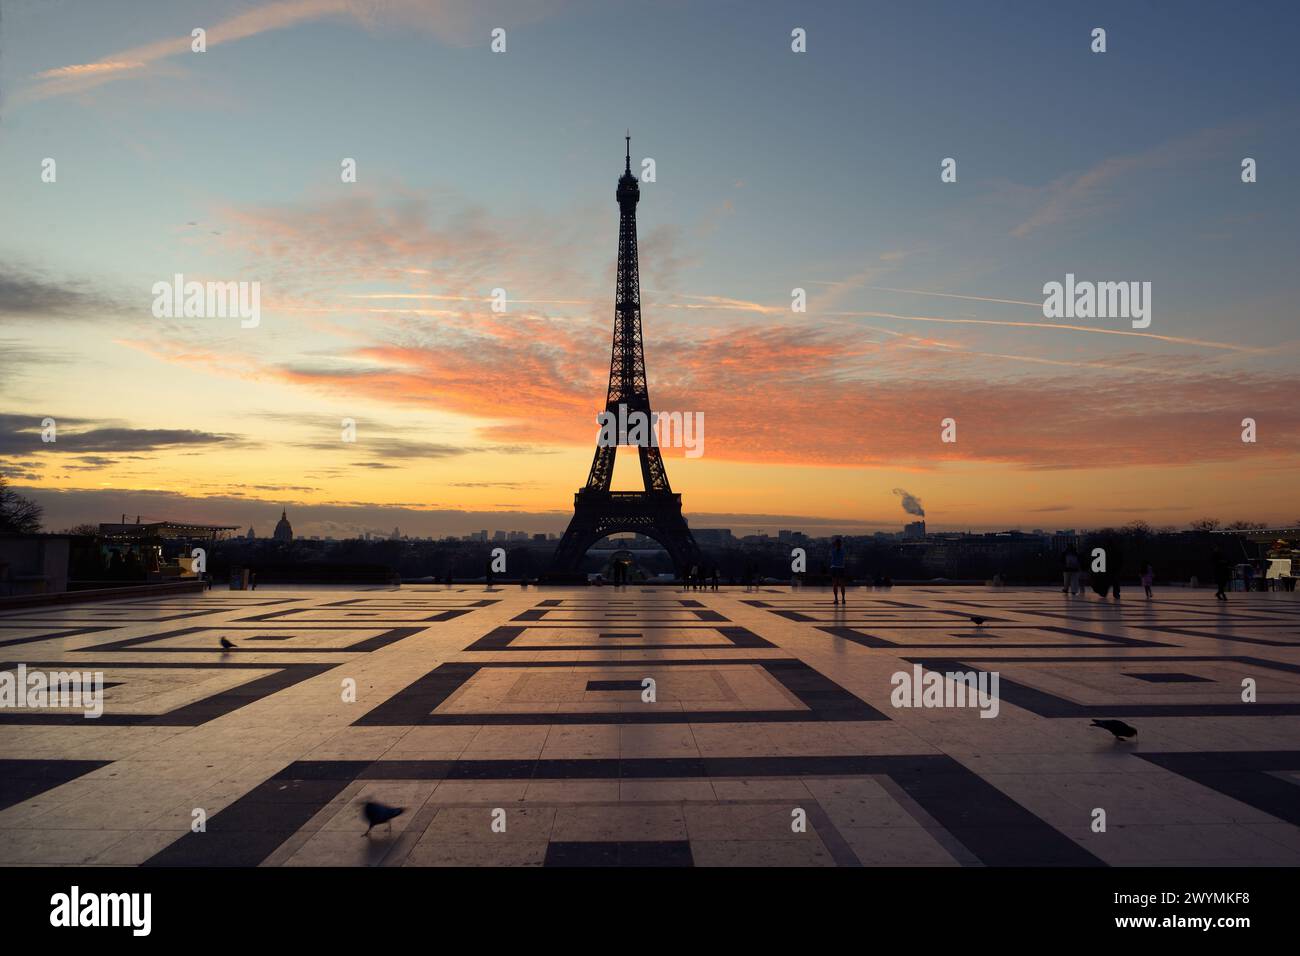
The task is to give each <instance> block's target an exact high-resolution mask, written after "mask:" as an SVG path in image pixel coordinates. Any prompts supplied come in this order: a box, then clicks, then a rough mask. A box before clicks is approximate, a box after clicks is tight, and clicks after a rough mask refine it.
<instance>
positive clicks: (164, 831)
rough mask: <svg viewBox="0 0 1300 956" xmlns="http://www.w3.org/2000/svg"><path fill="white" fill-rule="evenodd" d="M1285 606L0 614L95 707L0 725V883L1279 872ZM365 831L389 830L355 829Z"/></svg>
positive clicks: (1298, 818)
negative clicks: (384, 869)
mask: <svg viewBox="0 0 1300 956" xmlns="http://www.w3.org/2000/svg"><path fill="white" fill-rule="evenodd" d="M1298 597H1300V595H1296V594H1286V593H1274V594H1266V593H1260V594H1249V595H1247V594H1233V595H1231V599H1230V601H1229V602H1228V603H1227V605H1226V606H1221V605H1220V604H1219V603H1218V602H1216V601H1215V600H1214V598H1213V594H1212V591H1211V590H1208V589H1202V590H1196V591H1192V590H1185V589H1179V590H1167V591H1164V592H1162V593H1158V594H1157V598H1156V600H1153V601H1148V600H1146V599H1145V598H1143V597H1142V595H1141V593H1140V592H1138V593H1137V594H1131V593H1126V595H1125V597H1124V599H1123V601H1122V602H1118V603H1117V602H1114V601H1102V600H1098V599H1097V598H1095V597H1091V596H1090V597H1089V598H1088V599H1082V598H1068V597H1066V596H1064V595H1061V594H1060V593H1058V592H1056V591H1054V590H1045V589H1036V590H1031V589H1025V590H1017V589H998V590H993V589H986V588H939V587H929V588H927V587H916V588H894V589H892V590H889V591H871V590H865V589H856V590H853V591H851V592H850V595H849V604H848V607H847V608H836V607H833V606H832V605H831V601H830V595H829V592H827V591H822V590H816V589H805V590H800V591H793V592H792V591H791V590H790V589H789V588H761V589H755V590H752V591H748V592H747V591H745V590H743V589H725V590H723V591H720V592H697V591H691V592H686V591H682V590H680V589H672V588H640V587H636V586H631V587H628V588H625V589H621V590H618V591H614V590H612V589H610V588H580V589H558V588H557V589H542V590H538V589H537V588H528V589H522V588H519V587H510V588H491V589H485V588H484V587H483V586H481V585H479V586H451V587H445V588H444V587H405V588H401V589H397V588H357V589H352V590H347V591H335V590H322V589H306V588H304V589H276V590H270V589H262V590H258V591H255V592H228V591H216V590H214V591H209V592H206V593H201V594H187V595H176V596H170V597H162V598H159V597H153V598H143V597H142V598H136V599H129V600H119V601H113V602H101V603H94V604H72V605H62V606H51V607H38V608H28V609H11V610H6V611H3V612H0V671H9V672H12V674H13V675H15V678H16V675H17V674H18V673H19V666H20V665H23V668H24V670H25V672H27V673H28V674H30V673H33V672H35V673H44V674H57V673H60V672H65V673H66V672H80V673H89V672H95V673H102V675H103V682H104V683H103V686H104V691H103V713H102V715H101V716H99V717H97V718H94V719H88V718H87V717H85V716H84V714H83V713H82V710H81V709H74V708H72V707H67V708H63V709H57V708H55V709H50V708H24V707H6V708H4V709H0V863H3V864H7V865H39V864H52V865H67V864H87V865H142V866H323V865H343V866H361V865H372V866H444V865H489V866H542V865H545V866H567V865H695V866H714V865H761V866H768V865H772V866H880V865H893V866H897V865H911V866H1019V865H1064V866H1106V865H1110V866H1124V865H1136V864H1155V865H1172V866H1201V865H1205V866H1224V865H1253V866H1295V865H1297V864H1300V600H1297V598H1298ZM971 615H980V616H983V617H984V618H986V619H987V620H986V622H985V623H984V624H983V625H982V626H979V627H977V626H975V624H973V623H972V622H971V621H970V619H969V618H970V616H971ZM223 637H225V638H227V639H228V640H229V641H231V642H232V643H233V644H234V647H233V648H231V649H229V650H223V649H222V648H221V646H220V641H221V638H223ZM935 673H939V674H947V673H967V674H972V675H975V678H974V679H976V680H979V679H981V678H991V677H992V676H993V675H996V677H997V681H996V683H992V682H991V681H988V680H985V681H984V682H982V683H980V686H982V687H990V688H994V689H995V690H996V693H995V695H994V696H995V697H996V701H995V702H994V703H995V705H996V706H982V705H986V704H989V703H990V701H988V700H981V699H980V698H979V697H978V696H977V695H976V693H975V689H974V688H973V687H972V688H970V699H968V700H966V701H965V705H964V706H962V705H961V704H962V700H961V698H962V697H963V696H965V695H964V694H963V695H960V696H958V697H957V699H956V704H955V705H953V706H896V703H898V702H899V699H900V695H899V693H898V690H897V688H898V687H899V686H900V682H901V681H904V680H911V679H912V678H913V676H914V675H930V674H935ZM66 679H67V678H66V677H65V678H55V683H56V685H57V683H58V681H59V680H66ZM923 683H925V684H927V685H928V684H929V683H930V682H929V681H923ZM936 684H937V686H938V688H939V691H940V695H939V696H941V697H944V699H947V698H948V697H952V696H953V695H952V694H947V695H944V694H942V691H944V690H948V691H951V690H952V689H953V688H954V687H956V686H957V685H958V684H960V682H959V681H954V680H951V679H947V680H943V681H938V680H937V679H936ZM961 689H962V690H965V689H966V688H965V686H964V685H962V688H961ZM915 694H916V696H915V697H913V696H912V691H908V692H907V693H906V694H904V695H903V696H902V700H903V702H906V703H908V704H924V703H925V701H924V700H923V699H922V696H921V691H920V688H919V687H918V688H917V689H916V691H915ZM649 697H653V699H647V698H649ZM1243 697H1246V698H1253V699H1245V700H1244V699H1243ZM932 702H933V701H932ZM950 703H951V702H950ZM977 705H981V706H977ZM982 712H983V713H989V714H993V713H995V714H996V715H995V716H991V717H986V716H981V713H982ZM1094 719H1120V720H1123V721H1125V722H1127V723H1129V724H1131V725H1132V726H1133V727H1135V728H1137V730H1138V734H1137V736H1136V737H1135V738H1134V739H1133V740H1131V741H1118V740H1116V739H1114V738H1113V737H1112V736H1111V734H1110V733H1108V732H1107V731H1105V730H1102V729H1099V728H1097V727H1094V726H1092V721H1093V720H1094ZM368 801H377V802H379V803H382V804H385V805H389V806H394V807H401V808H403V813H402V814H401V815H400V816H398V817H396V818H395V819H394V820H392V821H391V824H385V825H380V826H378V827H376V828H375V829H374V830H373V831H372V832H371V833H370V834H369V835H366V834H365V830H366V822H365V820H364V814H363V807H364V806H365V804H366V803H367V802H368Z"/></svg>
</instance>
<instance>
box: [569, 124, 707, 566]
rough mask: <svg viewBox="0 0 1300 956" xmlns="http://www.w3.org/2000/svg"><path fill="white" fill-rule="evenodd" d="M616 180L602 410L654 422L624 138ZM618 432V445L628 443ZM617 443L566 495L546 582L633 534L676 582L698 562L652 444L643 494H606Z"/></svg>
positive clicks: (635, 196)
mask: <svg viewBox="0 0 1300 956" xmlns="http://www.w3.org/2000/svg"><path fill="white" fill-rule="evenodd" d="M626 140H627V153H626V156H625V163H626V164H625V166H624V168H623V175H622V176H620V177H619V180H618V191H617V193H616V197H617V199H618V279H617V282H616V284H615V288H614V348H613V354H612V356H611V358H610V362H609V391H608V393H607V395H606V398H605V411H606V412H608V413H610V414H611V415H613V416H614V421H618V420H619V406H620V405H624V406H626V415H627V416H628V418H630V417H631V415H632V413H633V412H641V413H643V414H644V415H645V416H646V419H647V420H648V421H653V420H654V419H653V418H652V417H651V412H650V393H649V391H648V389H647V388H646V374H645V347H644V346H643V345H642V342H641V279H640V274H639V271H640V270H639V268H638V265H637V250H636V204H637V202H638V201H640V199H641V188H640V187H639V186H638V185H637V180H636V177H635V176H633V175H632V135H631V133H629V134H628V135H627V137H626ZM626 439H627V435H625V434H623V433H622V431H619V433H618V444H632V442H630V441H627V440H626ZM618 444H605V443H602V442H599V441H598V442H597V444H596V455H595V457H594V458H593V459H592V461H591V473H590V474H589V475H588V476H587V485H586V487H584V488H582V489H581V490H579V491H578V493H577V494H575V495H574V496H573V518H572V519H571V520H570V521H569V527H568V529H567V530H566V531H565V532H564V537H563V538H561V539H560V544H559V546H558V547H557V548H556V549H555V556H554V557H553V558H552V559H551V573H550V577H551V578H553V579H555V578H563V577H573V576H576V575H577V574H578V573H579V572H580V571H581V570H582V558H583V555H585V554H586V553H587V549H588V548H590V547H591V546H592V545H593V544H595V543H596V542H597V541H599V540H600V539H601V538H604V537H605V536H606V535H610V534H614V533H616V532H620V531H633V532H639V533H641V534H644V535H646V536H647V537H649V538H653V539H654V540H655V541H657V542H659V544H660V545H662V546H663V548H664V549H665V550H666V551H667V552H668V555H669V557H671V558H672V561H673V567H674V568H675V569H676V570H677V574H678V576H679V577H683V576H685V574H686V572H687V571H689V570H690V568H691V566H692V565H694V564H699V563H700V548H699V545H697V544H696V543H695V538H694V536H693V535H692V534H691V529H690V528H689V527H687V525H686V519H685V518H684V517H683V516H682V496H681V495H679V494H674V493H673V489H672V486H671V485H669V484H668V473H667V472H666V471H665V470H664V461H663V458H662V457H661V456H660V454H659V446H658V445H657V444H655V443H653V442H642V443H638V444H637V452H638V454H639V455H640V457H641V478H642V481H643V482H644V484H645V490H644V491H611V490H610V482H611V480H612V479H613V477H614V456H615V454H616V453H617V452H618Z"/></svg>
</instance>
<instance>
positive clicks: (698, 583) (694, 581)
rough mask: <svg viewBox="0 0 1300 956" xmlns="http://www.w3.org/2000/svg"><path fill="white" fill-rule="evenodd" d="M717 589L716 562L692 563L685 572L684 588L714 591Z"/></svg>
mask: <svg viewBox="0 0 1300 956" xmlns="http://www.w3.org/2000/svg"><path fill="white" fill-rule="evenodd" d="M717 589H718V566H717V565H716V564H710V565H704V566H701V565H698V564H692V565H691V569H690V571H688V572H687V573H686V590H688V591H710V590H712V591H716V590H717Z"/></svg>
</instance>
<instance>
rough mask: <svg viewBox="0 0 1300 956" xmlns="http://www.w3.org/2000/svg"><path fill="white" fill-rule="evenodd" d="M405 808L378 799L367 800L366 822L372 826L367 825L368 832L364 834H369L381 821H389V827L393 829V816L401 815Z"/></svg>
mask: <svg viewBox="0 0 1300 956" xmlns="http://www.w3.org/2000/svg"><path fill="white" fill-rule="evenodd" d="M405 809H406V808H405V807H390V806H386V805H384V804H382V803H380V802H379V801H377V800H367V801H366V811H365V813H366V822H367V823H369V824H370V826H368V827H366V832H365V833H364V834H362V835H363V836H369V835H370V831H371V830H373V829H374V828H375V826H376V825H378V824H380V823H387V824H388V829H389V830H392V829H393V817H399V816H401V815H402V811H403V810H405Z"/></svg>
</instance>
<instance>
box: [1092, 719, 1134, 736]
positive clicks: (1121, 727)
mask: <svg viewBox="0 0 1300 956" xmlns="http://www.w3.org/2000/svg"><path fill="white" fill-rule="evenodd" d="M1092 726H1094V727H1100V728H1101V729H1102V730H1109V731H1110V732H1111V733H1112V734H1114V735H1115V739H1116V740H1126V739H1127V738H1129V737H1136V736H1137V728H1136V727H1130V726H1129V725H1128V724H1126V723H1124V721H1122V720H1094V721H1093V722H1092Z"/></svg>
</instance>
